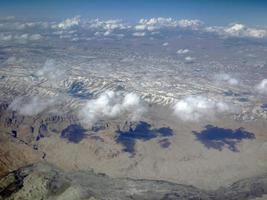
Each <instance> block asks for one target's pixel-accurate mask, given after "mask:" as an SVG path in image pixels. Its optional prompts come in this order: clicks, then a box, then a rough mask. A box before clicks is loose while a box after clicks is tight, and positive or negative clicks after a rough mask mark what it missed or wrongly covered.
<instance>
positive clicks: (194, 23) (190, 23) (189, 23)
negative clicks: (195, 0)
mask: <svg viewBox="0 0 267 200" xmlns="http://www.w3.org/2000/svg"><path fill="white" fill-rule="evenodd" d="M203 24H204V23H203V22H202V21H200V20H198V19H194V20H188V19H181V20H178V21H177V25H178V26H179V27H180V28H187V29H188V28H189V29H192V30H198V29H199V28H200V27H201V26H202V25H203Z"/></svg>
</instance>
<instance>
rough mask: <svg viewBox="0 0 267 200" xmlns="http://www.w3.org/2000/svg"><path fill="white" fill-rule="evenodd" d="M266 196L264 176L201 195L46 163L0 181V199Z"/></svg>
mask: <svg viewBox="0 0 267 200" xmlns="http://www.w3.org/2000/svg"><path fill="white" fill-rule="evenodd" d="M266 193H267V175H264V176H261V177H255V178H253V179H246V180H242V181H239V182H237V183H234V184H233V185H231V186H230V187H228V188H221V189H219V190H216V191H203V190H200V189H198V188H196V187H193V186H187V185H180V184H174V183H169V182H165V181H149V180H134V179H129V178H111V177H109V176H107V175H104V174H96V173H94V172H93V171H79V172H71V173H64V172H63V171H61V170H59V169H58V168H56V167H54V166H52V165H49V164H47V163H44V162H42V163H37V164H35V165H31V166H27V167H24V168H20V169H18V170H16V171H13V172H11V173H9V174H8V175H6V176H5V177H3V178H2V179H1V180H0V199H10V200H11V199H14V200H15V199H21V200H23V199H25V200H26V199H27V200H30V199H34V200H39V199H40V200H41V199H49V200H54V199H64V200H68V199H88V200H89V199H90V200H96V199H110V200H112V199H114V200H115V199H116V200H119V199H123V200H127V199H136V200H137V199H138V200H142V199H153V200H154V199H166V200H167V199H181V200H183V199H184V200H185V199H190V200H211V199H212V200H217V199H218V200H222V199H233V200H234V199H243V200H245V199H252V198H255V197H260V196H262V195H263V194H266Z"/></svg>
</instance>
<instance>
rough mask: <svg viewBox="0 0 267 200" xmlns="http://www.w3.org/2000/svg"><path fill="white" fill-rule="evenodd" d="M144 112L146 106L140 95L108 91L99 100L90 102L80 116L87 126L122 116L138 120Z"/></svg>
mask: <svg viewBox="0 0 267 200" xmlns="http://www.w3.org/2000/svg"><path fill="white" fill-rule="evenodd" d="M143 112H144V106H143V105H142V103H141V100H140V97H139V96H138V95H136V94H134V93H127V94H123V93H121V92H114V91H106V92H104V93H102V94H101V95H100V96H99V97H98V98H96V99H93V100H89V101H88V102H87V103H86V105H85V107H83V108H82V109H81V111H80V116H81V118H82V119H83V121H84V122H85V123H86V124H89V125H92V124H93V123H95V122H96V121H97V120H99V119H104V118H115V117H118V116H120V115H125V116H126V117H128V118H130V119H131V120H137V119H138V118H139V117H140V116H141V115H142V113H143Z"/></svg>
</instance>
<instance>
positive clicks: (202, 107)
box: [173, 96, 230, 121]
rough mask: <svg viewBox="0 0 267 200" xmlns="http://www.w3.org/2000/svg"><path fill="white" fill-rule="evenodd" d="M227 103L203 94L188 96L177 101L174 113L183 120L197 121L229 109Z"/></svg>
mask: <svg viewBox="0 0 267 200" xmlns="http://www.w3.org/2000/svg"><path fill="white" fill-rule="evenodd" d="M229 109H230V108H229V105H227V104H226V103H224V102H222V101H216V100H212V99H209V98H207V97H203V96H188V97H185V98H183V99H181V100H180V101H178V102H177V103H176V104H175V105H174V107H173V110H174V114H175V115H176V116H177V117H178V118H179V119H181V120H183V121H198V120H199V119H201V118H208V119H210V118H212V117H214V116H215V114H217V113H221V112H226V111H229Z"/></svg>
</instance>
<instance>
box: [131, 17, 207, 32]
mask: <svg viewBox="0 0 267 200" xmlns="http://www.w3.org/2000/svg"><path fill="white" fill-rule="evenodd" d="M202 25H203V22H201V21H200V20H196V19H194V20H188V19H181V20H174V19H172V18H163V17H158V18H151V19H141V20H139V23H138V24H137V25H135V27H134V28H135V30H138V31H145V30H147V31H155V30H158V29H161V28H177V27H178V28H183V29H192V30H197V29H199V28H200V27H201V26H202Z"/></svg>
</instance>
